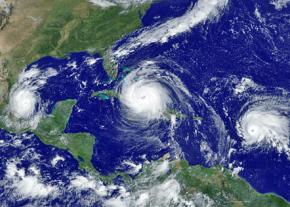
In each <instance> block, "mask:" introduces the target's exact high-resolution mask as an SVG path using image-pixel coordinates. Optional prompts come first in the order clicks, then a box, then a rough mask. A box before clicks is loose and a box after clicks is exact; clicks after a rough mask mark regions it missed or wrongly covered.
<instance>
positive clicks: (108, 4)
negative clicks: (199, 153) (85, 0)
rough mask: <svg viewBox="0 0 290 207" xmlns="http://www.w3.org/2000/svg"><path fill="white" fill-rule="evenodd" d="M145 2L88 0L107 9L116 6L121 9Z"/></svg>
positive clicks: (134, 0) (139, 0) (136, 0)
mask: <svg viewBox="0 0 290 207" xmlns="http://www.w3.org/2000/svg"><path fill="white" fill-rule="evenodd" d="M146 1H149V0H89V2H91V3H93V4H95V5H97V6H100V7H102V8H108V7H112V6H117V5H120V6H122V7H123V8H128V7H129V6H131V5H135V4H142V3H144V2H146Z"/></svg>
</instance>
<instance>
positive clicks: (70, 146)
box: [34, 100, 290, 207]
mask: <svg viewBox="0 0 290 207" xmlns="http://www.w3.org/2000/svg"><path fill="white" fill-rule="evenodd" d="M75 103H76V101H75V100H65V101H61V102H58V103H57V104H56V106H55V107H54V110H53V112H52V113H51V114H50V115H48V116H47V117H45V118H43V119H42V120H41V121H40V123H39V125H38V127H37V129H35V130H34V133H35V134H36V135H37V136H38V137H39V138H40V139H41V141H42V142H44V143H45V144H48V145H52V146H54V147H58V148H61V149H65V150H67V151H68V152H70V153H71V154H72V155H73V157H74V158H75V159H76V160H77V161H78V162H79V166H80V168H82V169H85V170H87V171H88V172H89V173H91V174H93V175H95V176H98V177H99V178H100V179H102V180H103V181H104V182H105V183H111V182H112V180H113V179H114V178H115V177H117V176H121V177H122V178H123V179H124V182H125V184H126V185H128V186H130V187H132V189H133V192H134V191H135V192H136V191H139V190H144V189H148V188H150V187H152V185H161V184H162V183H163V182H165V181H166V180H168V179H172V178H173V179H175V180H176V181H178V183H179V184H180V186H181V192H180V194H181V196H182V197H183V198H184V199H185V200H190V199H191V197H192V195H193V194H196V193H202V194H204V195H206V196H208V197H209V198H210V199H211V200H213V201H214V203H215V206H221V207H224V206H229V207H255V206H257V207H260V206H267V207H272V206H273V207H290V204H289V203H288V202H287V201H285V200H284V199H282V198H280V197H279V196H277V195H275V194H260V193H258V192H256V191H255V190H254V189H253V188H252V187H251V186H250V185H249V184H248V183H247V182H246V181H244V180H243V179H241V178H240V177H238V176H236V175H233V174H232V173H231V172H230V171H229V170H227V169H225V168H223V167H221V166H217V167H212V168H206V167H202V166H199V165H196V166H190V165H189V164H188V162H187V161H184V160H176V161H171V162H170V163H169V170H168V173H166V174H162V175H159V176H156V168H157V167H156V166H157V165H159V164H160V163H162V162H163V159H161V160H159V161H153V162H151V163H148V164H145V165H144V166H143V169H142V172H141V173H140V174H139V175H138V176H137V177H135V178H132V177H130V176H128V175H127V174H126V173H119V172H116V173H114V174H111V175H107V176H102V175H100V174H99V173H98V172H97V171H96V169H95V168H94V167H93V165H92V163H91V158H92V154H93V145H94V143H95V138H94V137H93V136H92V135H90V134H88V133H74V134H68V133H64V129H65V126H66V124H67V122H68V119H69V117H70V115H71V112H72V108H73V106H74V105H75ZM164 159H167V158H164Z"/></svg>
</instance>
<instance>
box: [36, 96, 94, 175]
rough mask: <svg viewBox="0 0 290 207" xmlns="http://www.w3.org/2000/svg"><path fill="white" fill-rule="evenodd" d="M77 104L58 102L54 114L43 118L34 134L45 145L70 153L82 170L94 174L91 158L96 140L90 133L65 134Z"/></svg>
mask: <svg viewBox="0 0 290 207" xmlns="http://www.w3.org/2000/svg"><path fill="white" fill-rule="evenodd" d="M75 103H76V101H75V100H65V101H61V102H58V103H57V104H56V106H55V108H54V110H53V112H52V114H50V115H48V116H47V117H45V118H43V119H42V120H41V121H40V122H39V124H38V127H37V128H36V129H35V130H34V131H33V132H34V133H35V134H36V135H37V136H38V137H39V139H40V140H41V141H42V142H43V143H45V144H48V145H52V146H54V147H58V148H61V149H65V150H67V151H68V152H70V153H71V154H72V155H73V157H74V158H75V159H76V160H78V162H79V164H80V167H81V168H82V169H86V170H88V171H89V172H94V171H95V168H94V167H93V165H92V163H91V158H92V154H93V146H94V143H95V138H94V137H93V136H92V135H90V134H88V133H74V134H69V133H64V129H65V127H66V124H67V122H68V119H69V117H70V115H71V112H72V108H73V106H74V105H75Z"/></svg>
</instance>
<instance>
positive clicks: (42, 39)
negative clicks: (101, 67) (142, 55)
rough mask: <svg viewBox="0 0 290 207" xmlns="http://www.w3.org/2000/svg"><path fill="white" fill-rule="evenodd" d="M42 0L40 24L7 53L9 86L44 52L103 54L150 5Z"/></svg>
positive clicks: (111, 71)
mask: <svg viewBox="0 0 290 207" xmlns="http://www.w3.org/2000/svg"><path fill="white" fill-rule="evenodd" d="M26 1H27V0H26ZM40 1H41V3H39V4H40V5H41V6H40V5H39V8H38V9H39V10H43V13H44V15H43V16H42V19H39V21H41V24H38V25H37V26H36V28H35V29H34V30H33V31H32V32H31V34H27V38H26V39H25V41H22V42H21V43H19V44H18V45H16V46H15V48H13V49H12V50H11V52H10V53H8V54H7V55H6V57H5V58H6V62H5V67H6V68H7V69H8V81H9V85H10V87H11V85H13V84H14V83H15V81H16V78H17V76H18V74H19V72H20V71H21V70H22V68H23V67H25V66H26V65H28V64H30V63H32V62H33V61H36V60H37V59H39V58H41V57H44V56H48V55H49V56H55V57H64V56H66V55H67V54H69V53H71V52H79V51H89V52H91V53H95V52H97V53H99V54H100V55H101V56H104V55H105V53H106V51H109V50H110V47H111V46H112V45H113V44H114V43H115V42H116V41H117V40H119V39H121V38H122V37H123V36H124V35H126V34H128V33H130V32H131V31H133V30H135V29H137V28H139V27H140V26H141V20H140V17H141V16H142V15H143V14H144V12H145V11H146V9H148V8H149V6H150V3H144V4H140V5H134V6H131V7H130V8H127V9H124V8H122V7H121V6H113V7H109V8H101V7H98V6H96V5H93V4H91V3H89V2H88V1H87V0H50V1H46V0H45V1H44V0H40ZM37 5H38V4H37ZM27 26H29V25H27ZM4 32H5V31H4ZM19 35H21V34H19ZM15 38H17V37H15ZM107 72H108V74H109V75H110V76H111V77H114V76H115V75H116V71H115V70H114V69H112V68H107Z"/></svg>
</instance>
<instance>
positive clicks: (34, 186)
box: [6, 162, 58, 198]
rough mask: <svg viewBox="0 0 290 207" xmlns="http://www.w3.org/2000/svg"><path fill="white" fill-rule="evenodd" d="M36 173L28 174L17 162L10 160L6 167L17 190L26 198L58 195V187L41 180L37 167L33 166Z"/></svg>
mask: <svg viewBox="0 0 290 207" xmlns="http://www.w3.org/2000/svg"><path fill="white" fill-rule="evenodd" d="M31 169H32V171H34V174H35V175H33V176H32V175H26V173H25V171H24V169H23V168H20V169H18V168H17V166H16V164H15V163H13V162H9V163H8V164H7V169H6V177H7V178H8V179H9V180H11V181H12V186H13V188H14V189H15V192H16V193H17V194H18V195H19V196H22V197H26V198H29V197H31V198H40V197H47V196H50V195H56V194H57V192H58V189H57V187H56V186H52V185H47V184H44V183H43V182H41V181H40V179H39V177H38V175H39V173H35V170H36V169H33V168H31Z"/></svg>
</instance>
